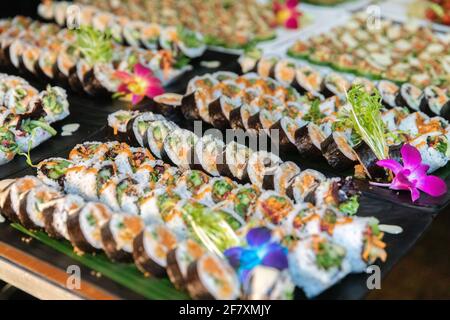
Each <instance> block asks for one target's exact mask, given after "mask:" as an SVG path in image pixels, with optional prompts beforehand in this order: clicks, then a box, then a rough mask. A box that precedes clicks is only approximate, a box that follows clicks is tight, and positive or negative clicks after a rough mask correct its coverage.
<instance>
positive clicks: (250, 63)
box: [238, 47, 262, 74]
mask: <svg viewBox="0 0 450 320" xmlns="http://www.w3.org/2000/svg"><path fill="white" fill-rule="evenodd" d="M261 57H262V51H261V49H259V48H257V47H251V48H250V49H247V50H245V52H244V54H242V55H241V56H240V57H239V59H238V63H239V65H240V66H241V71H242V73H243V74H245V73H249V72H255V71H256V65H257V63H258V61H259V59H261Z"/></svg>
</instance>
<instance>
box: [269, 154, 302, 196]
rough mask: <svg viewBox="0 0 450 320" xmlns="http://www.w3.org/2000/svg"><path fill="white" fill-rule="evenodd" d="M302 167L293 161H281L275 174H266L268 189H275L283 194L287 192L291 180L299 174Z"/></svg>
mask: <svg viewBox="0 0 450 320" xmlns="http://www.w3.org/2000/svg"><path fill="white" fill-rule="evenodd" d="M300 172H301V170H300V168H299V167H298V166H297V165H296V164H295V163H294V162H292V161H286V162H283V163H281V164H280V165H279V166H278V168H277V169H276V170H275V174H274V175H273V176H266V177H265V179H264V186H265V189H267V190H275V192H278V193H279V194H281V195H285V194H286V189H287V188H288V186H289V184H290V182H291V181H292V179H293V178H294V177H296V176H297V175H299V174H300Z"/></svg>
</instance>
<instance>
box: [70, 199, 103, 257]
mask: <svg viewBox="0 0 450 320" xmlns="http://www.w3.org/2000/svg"><path fill="white" fill-rule="evenodd" d="M111 216H112V213H111V211H110V210H109V209H108V208H107V207H106V206H105V205H104V204H101V203H98V202H89V203H87V204H86V205H85V206H84V207H83V208H82V209H81V210H79V211H78V212H76V213H73V214H71V215H69V216H68V217H67V232H68V234H69V239H70V242H71V243H72V245H73V246H74V247H76V248H77V249H79V250H81V251H83V252H86V253H94V252H97V251H99V250H100V249H102V248H103V246H102V239H101V227H102V225H103V224H104V223H106V222H107V221H108V220H109V219H111Z"/></svg>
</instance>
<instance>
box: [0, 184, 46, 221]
mask: <svg viewBox="0 0 450 320" xmlns="http://www.w3.org/2000/svg"><path fill="white" fill-rule="evenodd" d="M41 185H42V182H41V180H39V179H38V178H36V177H33V176H25V177H23V178H19V179H17V180H16V181H15V182H14V183H13V184H12V185H11V186H10V188H9V190H8V192H7V195H6V198H5V200H4V203H3V207H2V214H3V216H5V218H7V219H8V220H9V221H11V222H20V220H19V210H20V204H21V202H22V201H23V200H24V199H25V198H26V197H27V195H28V193H29V192H30V191H31V190H32V189H34V188H36V187H39V186H41Z"/></svg>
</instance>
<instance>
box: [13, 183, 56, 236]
mask: <svg viewBox="0 0 450 320" xmlns="http://www.w3.org/2000/svg"><path fill="white" fill-rule="evenodd" d="M61 197H62V194H61V193H60V192H58V191H56V190H55V189H52V188H50V187H48V186H44V185H42V186H39V187H35V188H33V189H31V190H30V192H28V193H27V196H26V197H24V198H22V199H21V200H20V205H19V211H18V212H17V216H18V218H19V221H20V223H21V224H22V225H23V226H24V227H25V228H27V229H41V228H44V227H45V219H44V216H45V215H46V211H50V212H53V210H54V207H55V205H56V200H57V199H60V198H61Z"/></svg>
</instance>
